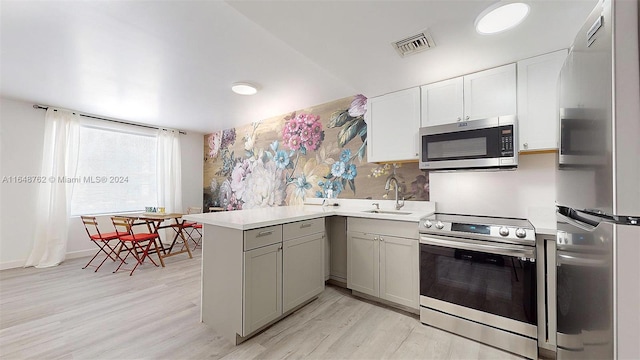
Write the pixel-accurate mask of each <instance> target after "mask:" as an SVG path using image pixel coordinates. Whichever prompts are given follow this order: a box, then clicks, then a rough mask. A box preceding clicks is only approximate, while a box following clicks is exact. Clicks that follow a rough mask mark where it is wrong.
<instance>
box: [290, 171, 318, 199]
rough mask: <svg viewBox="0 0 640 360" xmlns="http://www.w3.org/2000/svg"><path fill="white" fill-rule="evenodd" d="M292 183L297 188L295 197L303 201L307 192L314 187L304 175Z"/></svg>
mask: <svg viewBox="0 0 640 360" xmlns="http://www.w3.org/2000/svg"><path fill="white" fill-rule="evenodd" d="M292 183H293V186H295V195H296V196H297V197H299V198H302V199H304V197H305V194H306V192H307V190H309V189H311V188H312V187H313V185H311V184H310V183H308V182H307V177H306V176H305V175H304V174H300V175H299V176H298V177H296V178H295V179H294V180H293V182H292Z"/></svg>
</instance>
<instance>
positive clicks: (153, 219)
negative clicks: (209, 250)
mask: <svg viewBox="0 0 640 360" xmlns="http://www.w3.org/2000/svg"><path fill="white" fill-rule="evenodd" d="M183 215H184V214H182V213H160V212H153V213H148V212H144V213H129V214H122V215H118V216H120V217H125V218H129V219H133V220H134V223H133V225H134V226H138V225H150V226H151V231H152V232H153V233H155V234H158V238H159V239H160V244H159V250H158V251H159V252H160V253H159V254H158V258H159V259H160V264H161V265H162V267H165V264H164V259H165V258H168V257H171V256H174V255H179V254H184V253H187V254H189V258H190V259H192V258H193V254H192V253H191V249H189V244H188V243H187V238H186V237H185V235H184V231H183V230H184V223H185V220H184V219H183V218H182V216H183ZM165 222H166V223H165ZM163 229H172V230H173V232H174V233H173V239H172V241H171V243H170V244H165V243H164V242H163V241H162V237H161V236H160V233H159V231H160V230H163ZM178 239H182V244H183V246H182V248H181V249H180V250H177V251H174V247H175V246H176V244H177V243H178Z"/></svg>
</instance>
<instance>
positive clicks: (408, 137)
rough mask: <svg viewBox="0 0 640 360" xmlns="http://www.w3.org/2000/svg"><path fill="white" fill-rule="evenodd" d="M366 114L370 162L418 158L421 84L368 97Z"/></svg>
mask: <svg viewBox="0 0 640 360" xmlns="http://www.w3.org/2000/svg"><path fill="white" fill-rule="evenodd" d="M366 116H367V139H368V140H367V141H368V144H367V160H368V161H369V162H393V161H407V160H417V159H418V129H419V128H420V88H418V87H416V88H411V89H407V90H402V91H397V92H394V93H391V94H387V95H383V96H378V97H374V98H370V99H368V101H367V115H366Z"/></svg>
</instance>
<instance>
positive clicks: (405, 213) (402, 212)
mask: <svg viewBox="0 0 640 360" xmlns="http://www.w3.org/2000/svg"><path fill="white" fill-rule="evenodd" d="M364 212H366V213H370V214H389V215H409V214H411V213H410V212H406V211H397V210H380V209H373V210H365V211H364Z"/></svg>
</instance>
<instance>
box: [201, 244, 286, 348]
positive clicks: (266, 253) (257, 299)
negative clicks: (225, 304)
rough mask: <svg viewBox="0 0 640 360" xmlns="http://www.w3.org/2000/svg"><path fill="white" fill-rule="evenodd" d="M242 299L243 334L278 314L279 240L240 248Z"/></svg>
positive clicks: (273, 318) (279, 313) (279, 296)
mask: <svg viewBox="0 0 640 360" xmlns="http://www.w3.org/2000/svg"><path fill="white" fill-rule="evenodd" d="M243 301H244V303H243V314H244V319H243V329H242V330H243V331H242V332H243V334H242V335H243V336H246V335H249V334H251V333H252V332H254V331H256V330H258V329H259V328H260V327H262V326H264V325H266V324H268V323H269V322H271V321H272V320H275V319H277V318H278V317H279V316H280V315H282V243H277V244H273V245H269V246H265V247H261V248H257V249H253V250H250V251H245V252H244V298H243ZM214 306H215V304H214Z"/></svg>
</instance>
